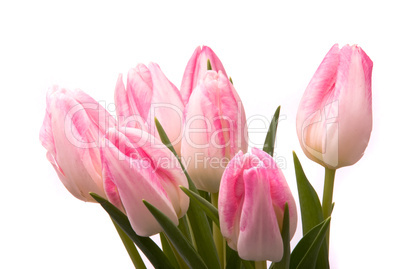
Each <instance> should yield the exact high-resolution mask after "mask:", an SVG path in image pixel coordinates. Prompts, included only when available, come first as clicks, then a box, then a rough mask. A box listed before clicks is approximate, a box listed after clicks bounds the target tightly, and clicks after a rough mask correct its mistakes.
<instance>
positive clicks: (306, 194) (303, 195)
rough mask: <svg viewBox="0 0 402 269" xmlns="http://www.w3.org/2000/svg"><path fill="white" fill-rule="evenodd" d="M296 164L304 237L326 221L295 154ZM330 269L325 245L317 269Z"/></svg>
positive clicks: (314, 192) (318, 201)
mask: <svg viewBox="0 0 402 269" xmlns="http://www.w3.org/2000/svg"><path fill="white" fill-rule="evenodd" d="M293 160H294V164H295V172H296V181H297V189H298V192H299V202H300V211H301V218H302V225H303V235H305V234H307V232H308V231H310V230H311V229H312V228H313V227H315V226H316V225H317V224H319V223H321V222H322V221H323V220H324V217H323V213H322V207H321V203H320V200H319V198H318V195H317V193H316V191H315V190H314V188H313V186H311V184H310V182H309V181H308V179H307V177H306V174H305V173H304V171H303V168H302V166H301V164H300V161H299V159H298V158H297V155H296V153H295V152H293ZM325 268H329V261H328V249H327V246H326V244H323V245H322V247H321V250H320V253H319V256H318V259H317V269H325Z"/></svg>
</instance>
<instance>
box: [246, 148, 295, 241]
mask: <svg viewBox="0 0 402 269" xmlns="http://www.w3.org/2000/svg"><path fill="white" fill-rule="evenodd" d="M251 153H252V154H254V155H256V156H257V157H258V158H259V160H261V161H262V162H263V163H264V166H265V168H266V169H269V170H270V173H269V182H270V189H271V198H272V204H273V206H274V210H275V212H276V216H277V219H278V223H279V227H280V228H281V229H282V221H283V213H284V210H285V205H286V203H287V204H288V207H289V218H290V222H289V236H290V238H292V237H293V236H294V234H295V232H296V228H297V208H296V202H295V200H294V198H293V195H292V192H291V191H290V188H289V185H288V183H287V181H286V178H285V176H284V175H283V173H282V171H281V169H279V168H278V166H277V164H276V162H275V160H274V159H273V158H272V157H271V156H270V155H269V154H267V153H266V152H264V151H262V150H260V149H257V148H252V149H251Z"/></svg>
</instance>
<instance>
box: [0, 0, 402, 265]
mask: <svg viewBox="0 0 402 269" xmlns="http://www.w3.org/2000/svg"><path fill="white" fill-rule="evenodd" d="M278 2H280V4H274V3H268V1H247V4H246V2H245V1H241V2H239V3H237V2H234V1H230V2H225V3H223V2H217V1H205V0H204V1H200V2H191V3H189V2H184V1H183V2H180V3H178V2H175V1H163V2H162V1H160V2H156V1H113V2H112V1H107V2H106V1H93V2H92V1H91V2H90V1H72V0H70V1H65V2H61V1H12V2H11V1H2V3H1V4H0V48H1V49H0V89H1V93H0V94H1V98H0V100H1V106H0V109H1V125H2V127H1V132H0V135H1V137H0V138H1V139H0V141H1V143H2V147H1V155H2V161H1V170H0V171H1V179H0V180H1V185H0V193H1V195H0V199H1V201H0V210H1V215H0V218H1V220H0V245H1V252H0V267H1V268H88V267H95V268H132V265H131V262H130V259H129V258H128V255H127V254H126V253H125V249H124V247H123V245H122V244H121V242H120V239H119V238H118V235H117V233H116V231H115V230H114V227H113V225H112V224H111V222H110V220H109V219H108V216H107V214H106V213H105V212H104V211H103V210H102V209H101V207H100V206H99V205H96V204H91V203H84V202H81V201H79V200H77V199H75V198H74V197H73V196H72V195H70V193H68V191H67V190H66V189H65V188H64V186H63V185H62V184H61V182H60V181H59V180H58V178H57V175H56V173H55V172H54V170H53V168H52V167H51V165H50V164H49V163H48V161H47V160H46V157H45V149H44V148H43V147H42V146H41V144H40V142H39V129H40V127H41V124H42V120H43V117H44V112H45V94H46V91H47V89H48V87H49V86H51V85H52V84H60V85H62V86H64V87H67V88H70V89H74V88H81V89H82V90H84V91H86V92H87V93H89V94H90V95H91V96H93V97H94V98H95V99H96V100H99V101H102V102H103V104H106V105H109V104H111V103H113V91H114V86H115V82H116V79H117V75H118V73H123V74H126V72H127V71H128V69H129V68H130V67H135V66H136V64H137V63H140V62H144V63H148V62H150V61H154V62H157V63H158V64H159V65H160V66H161V68H162V70H163V71H164V72H165V74H166V75H167V76H168V78H169V79H170V80H171V81H172V82H173V83H174V84H176V85H177V86H178V87H180V83H181V78H182V75H183V71H184V67H185V65H186V63H187V61H188V59H189V58H190V56H191V54H192V53H193V50H194V49H195V48H196V46H198V45H203V44H204V45H208V46H210V47H211V48H212V49H213V50H214V51H215V52H216V53H217V54H218V56H219V57H220V59H221V60H222V62H223V64H224V66H225V68H226V71H227V72H228V74H229V75H230V76H231V77H232V78H233V81H234V85H235V87H236V89H237V91H238V92H239V95H240V96H241V98H242V100H243V102H244V105H245V109H246V114H247V115H248V116H252V115H257V114H258V115H264V116H266V117H267V118H268V119H269V118H270V117H271V116H272V114H273V112H274V110H275V109H276V107H277V106H278V105H282V115H284V116H285V117H286V119H284V120H282V121H281V122H280V125H279V131H278V142H277V147H276V152H277V154H278V155H277V156H278V157H282V158H284V159H285V160H286V163H287V167H286V168H285V169H284V174H285V176H286V178H287V180H288V182H289V185H290V187H291V189H292V191H293V193H294V195H295V197H296V199H297V189H296V183H295V176H294V170H293V161H292V150H295V151H296V152H297V153H298V155H299V157H300V160H301V162H302V164H303V166H304V168H305V170H306V173H307V175H308V177H309V179H310V181H311V182H312V184H313V185H314V186H315V187H316V188H317V190H318V192H319V195H320V196H321V192H322V191H321V189H322V183H323V175H324V169H323V168H322V167H321V166H319V165H317V164H315V163H313V162H311V161H310V160H309V159H307V158H306V157H305V156H304V154H303V152H302V151H301V148H300V146H299V143H298V139H297V135H296V131H295V117H296V110H297V106H298V103H299V100H300V98H301V96H302V94H303V91H304V89H305V87H306V86H307V84H308V82H309V80H310V79H311V77H312V75H313V74H314V72H315V70H316V68H317V67H318V65H319V64H320V62H321V60H322V59H323V57H324V56H325V54H326V53H327V51H328V50H329V49H330V47H331V46H332V45H333V44H334V43H340V45H344V44H348V43H349V44H359V45H360V46H361V47H362V48H363V49H364V50H365V51H366V53H367V54H368V55H369V56H370V57H371V59H372V60H373V62H374V69H373V113H374V125H373V126H374V128H373V132H372V137H371V141H370V144H369V146H368V148H367V150H366V154H365V156H363V158H362V159H361V160H360V161H359V162H358V163H357V164H356V165H354V166H353V167H346V168H342V169H340V170H339V171H338V172H337V177H336V183H335V193H334V201H335V203H336V205H335V209H334V212H333V220H332V224H331V233H332V236H331V264H332V268H396V267H397V264H398V263H399V261H400V242H401V239H402V238H401V237H402V236H401V231H400V224H399V223H398V219H399V215H400V212H401V209H400V203H401V202H400V201H401V200H400V196H401V191H400V189H401V180H402V177H401V173H400V167H401V164H400V159H401V158H400V150H401V143H400V140H401V133H400V125H401V116H402V114H401V112H400V111H401V104H400V98H399V97H400V96H401V95H400V92H401V90H402V89H401V77H402V67H401V60H402V58H401V56H402V55H401V50H402V40H401V26H402V19H401V18H402V17H401V14H400V8H399V7H398V6H397V5H396V3H397V1H395V2H390V1H381V2H380V1H372V2H371V1H359V2H357V1H332V2H329V1H317V2H311V1H294V2H288V1H278ZM11 3H12V4H11ZM351 105H353V104H351ZM254 126H257V124H255V125H254ZM250 132H251V135H250V138H251V140H252V142H254V143H258V142H260V143H262V140H263V139H264V135H263V134H256V133H255V132H256V130H254V131H253V130H250ZM253 132H254V133H253ZM300 236H301V223H300V222H299V229H298V232H297V234H296V235H295V238H294V240H293V246H294V245H295V243H296V242H297V241H298V240H299V239H300Z"/></svg>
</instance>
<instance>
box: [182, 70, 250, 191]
mask: <svg viewBox="0 0 402 269" xmlns="http://www.w3.org/2000/svg"><path fill="white" fill-rule="evenodd" d="M239 150H243V151H247V125H246V115H245V113H244V108H243V106H242V103H241V100H240V97H239V96H238V95H237V92H236V90H235V89H234V87H233V85H232V84H231V83H230V81H229V80H228V78H227V77H226V76H225V75H224V74H223V73H222V72H221V71H219V72H218V73H217V72H215V71H207V72H206V74H205V76H204V79H203V80H201V81H200V83H199V84H198V86H197V88H195V90H194V91H193V93H192V94H191V97H190V100H189V102H188V104H187V107H186V115H185V133H184V136H183V140H182V145H181V156H182V159H183V162H184V164H185V166H186V168H187V171H188V173H189V175H190V177H191V179H192V180H193V181H194V183H195V185H196V186H197V188H198V189H201V190H205V191H209V192H211V193H216V192H218V190H219V183H220V180H221V177H222V173H223V171H224V170H225V167H226V165H227V163H228V162H229V160H230V159H231V158H232V157H233V156H234V155H235V154H236V153H237V152H238V151H239Z"/></svg>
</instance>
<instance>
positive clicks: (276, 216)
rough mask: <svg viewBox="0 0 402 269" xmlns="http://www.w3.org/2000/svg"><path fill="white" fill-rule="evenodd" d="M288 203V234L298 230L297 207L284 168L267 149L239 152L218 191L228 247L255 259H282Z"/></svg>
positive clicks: (221, 222)
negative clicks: (282, 168)
mask: <svg viewBox="0 0 402 269" xmlns="http://www.w3.org/2000/svg"><path fill="white" fill-rule="evenodd" d="M286 203H287V204H288V206H289V224H290V226H289V235H290V238H292V237H293V235H294V233H295V231H296V224H297V210H296V204H295V201H294V199H293V196H292V193H291V192H290V189H289V187H288V185H287V183H286V179H285V177H284V176H283V174H282V171H281V170H280V169H279V168H278V167H277V165H276V163H275V161H274V160H273V159H272V157H271V156H270V155H269V154H267V153H266V152H264V151H262V150H259V149H257V148H253V149H252V150H251V153H246V154H243V152H241V151H240V152H239V153H238V154H237V155H236V156H235V157H234V158H233V159H232V160H231V161H230V162H229V164H228V166H227V168H226V170H225V172H224V173H223V176H222V182H221V186H220V190H219V202H218V209H219V220H220V226H221V232H222V235H223V237H225V238H226V240H227V242H228V245H229V247H231V248H232V249H234V250H237V251H238V253H239V256H240V257H241V258H242V259H245V260H253V261H265V260H270V261H274V262H277V261H280V260H281V259H282V256H283V243H282V237H281V229H282V222H283V215H284V210H285V205H286Z"/></svg>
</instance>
